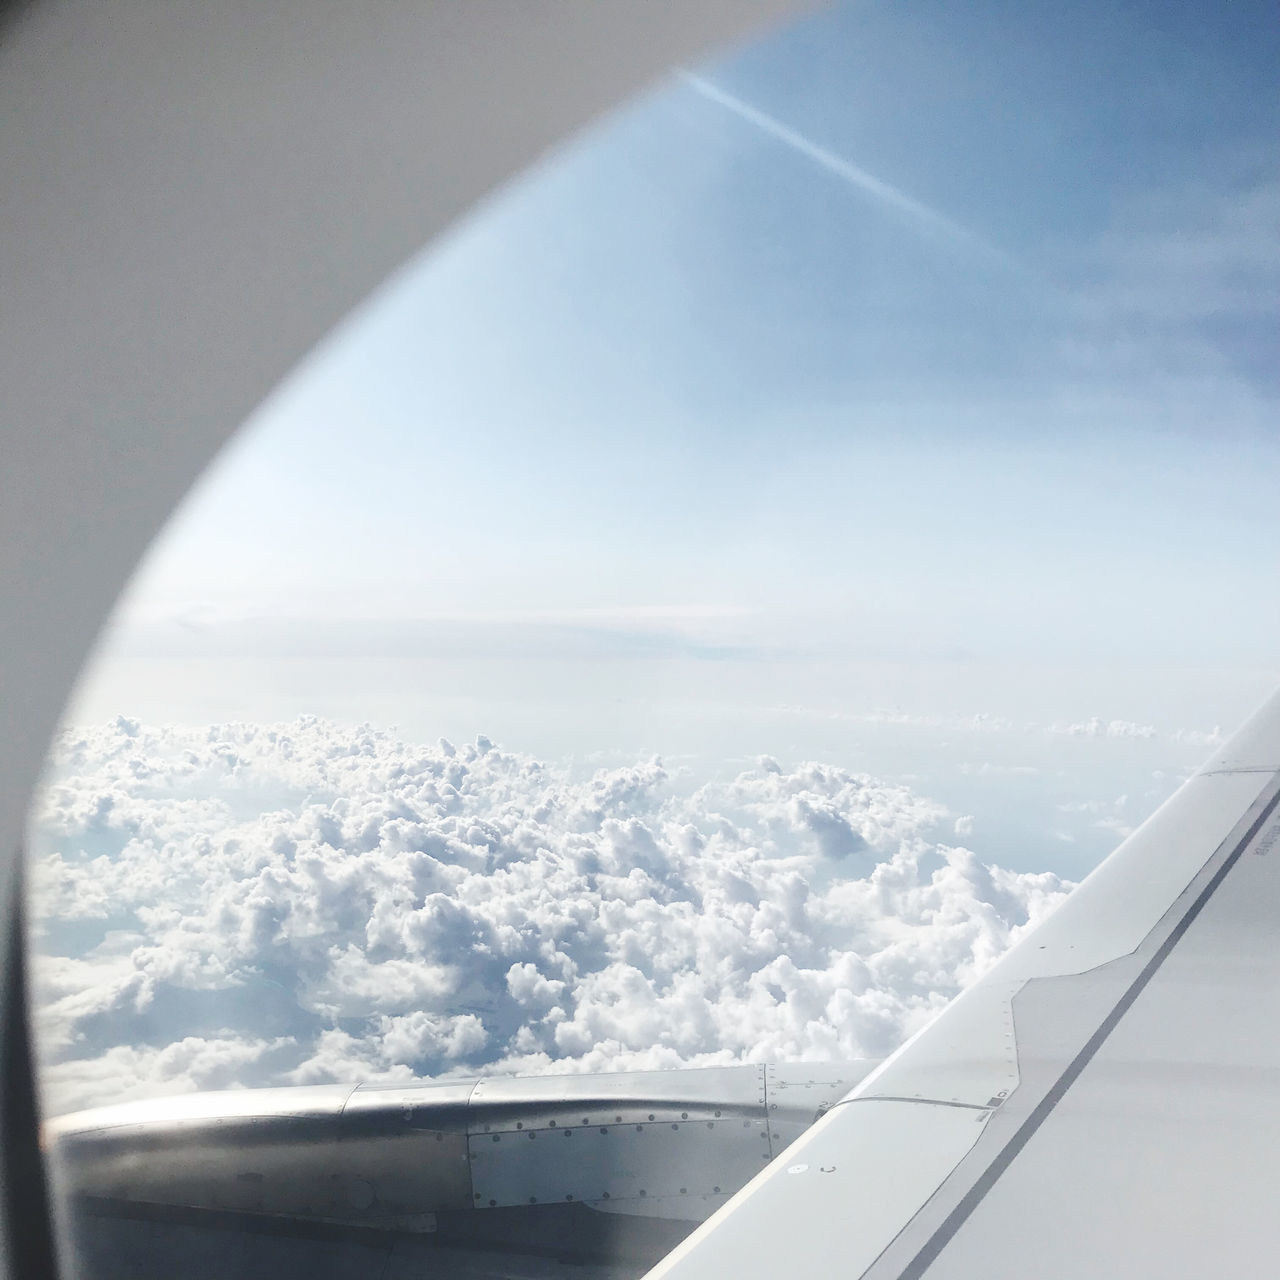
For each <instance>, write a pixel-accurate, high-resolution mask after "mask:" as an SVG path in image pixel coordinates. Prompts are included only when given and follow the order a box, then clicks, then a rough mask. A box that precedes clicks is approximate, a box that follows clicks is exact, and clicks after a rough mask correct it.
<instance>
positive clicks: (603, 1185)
mask: <svg viewBox="0 0 1280 1280" xmlns="http://www.w3.org/2000/svg"><path fill="white" fill-rule="evenodd" d="M681 1114H683V1115H686V1116H688V1117H689V1118H687V1119H676V1120H665V1121H660V1122H654V1123H647V1122H642V1123H629V1124H628V1123H624V1124H577V1125H573V1124H566V1125H559V1126H557V1127H555V1128H541V1129H522V1130H516V1129H514V1128H511V1129H505V1130H503V1131H501V1132H499V1131H496V1130H495V1131H494V1132H492V1133H481V1134H473V1135H472V1136H471V1137H470V1139H469V1151H470V1155H471V1176H472V1182H473V1186H474V1196H475V1200H476V1203H477V1205H478V1206H480V1207H491V1208H492V1207H498V1206H504V1205H517V1204H544V1203H547V1202H552V1203H556V1202H561V1201H574V1200H579V1201H586V1202H587V1203H594V1202H597V1201H599V1202H605V1201H628V1200H629V1201H633V1202H635V1205H636V1206H637V1211H638V1210H639V1208H640V1207H641V1206H643V1208H644V1209H646V1210H647V1209H648V1205H649V1201H650V1200H651V1199H652V1200H653V1216H659V1213H660V1212H661V1213H663V1214H664V1215H665V1214H668V1213H670V1212H671V1209H672V1208H674V1209H675V1210H676V1212H675V1213H674V1215H672V1216H680V1217H686V1218H689V1219H691V1220H696V1219H699V1218H702V1217H704V1216H706V1213H707V1212H708V1207H707V1203H706V1202H705V1201H703V1202H700V1198H701V1197H707V1196H714V1197H719V1196H724V1197H725V1198H727V1196H728V1194H729V1193H730V1191H732V1190H736V1188H737V1187H740V1186H741V1185H742V1184H743V1183H745V1182H746V1181H747V1180H748V1179H749V1178H751V1177H752V1176H753V1175H754V1174H755V1173H756V1172H757V1171H758V1170H759V1169H760V1168H762V1167H763V1165H764V1164H765V1163H766V1162H767V1161H768V1160H769V1159H770V1154H769V1139H768V1131H767V1126H766V1125H765V1123H764V1120H763V1119H762V1118H756V1119H742V1118H739V1117H737V1116H734V1117H732V1118H723V1117H722V1118H720V1119H715V1118H714V1117H713V1116H712V1115H711V1113H710V1111H709V1110H706V1109H697V1110H695V1111H685V1112H682V1113H681ZM685 1205H687V1206H688V1211H687V1212H684V1211H683V1206H685ZM716 1207H718V1206H716Z"/></svg>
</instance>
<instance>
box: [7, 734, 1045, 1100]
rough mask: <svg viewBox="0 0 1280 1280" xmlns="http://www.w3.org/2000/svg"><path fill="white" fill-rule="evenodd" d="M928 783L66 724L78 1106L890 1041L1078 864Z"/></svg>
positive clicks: (62, 751) (44, 894) (1029, 918)
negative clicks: (995, 824) (991, 823)
mask: <svg viewBox="0 0 1280 1280" xmlns="http://www.w3.org/2000/svg"><path fill="white" fill-rule="evenodd" d="M941 832H947V833H948V834H949V835H951V836H952V838H954V837H956V836H963V835H965V834H967V833H968V827H967V823H966V821H965V819H964V818H963V817H962V818H961V819H960V820H959V821H958V822H957V821H956V820H955V819H954V816H953V815H950V814H948V813H947V812H946V810H945V809H944V808H943V806H941V805H939V804H937V803H935V802H933V801H931V800H929V799H927V798H925V797H922V796H920V795H918V794H916V793H915V792H913V791H911V790H910V789H908V788H907V787H903V786H895V785H889V784H886V783H884V782H881V781H878V780H876V779H874V778H871V777H869V776H866V775H862V774H855V773H850V772H848V771H847V770H844V769H840V768H836V767H833V766H830V765H824V764H820V763H801V764H795V765H787V764H784V763H781V762H779V761H778V760H775V759H772V758H768V757H766V758H762V759H761V760H760V761H759V763H758V764H757V765H756V766H755V767H753V768H751V769H749V770H747V771H746V772H743V773H741V774H740V775H738V776H737V777H736V778H733V779H732V780H730V781H727V782H718V783H715V784H708V785H705V786H701V787H698V788H696V789H694V788H693V786H692V784H691V783H689V782H688V781H687V780H685V779H683V778H680V777H673V776H672V775H671V773H670V772H669V770H668V769H667V768H666V767H665V766H664V764H663V763H662V762H661V761H659V760H648V761H640V762H636V763H633V764H630V765H627V766H626V767H622V768H614V769H601V770H598V771H596V772H594V773H592V774H590V775H587V776H582V775H579V774H577V773H575V772H574V771H573V770H572V769H570V768H567V767H566V768H560V767H556V766H552V765H550V764H547V763H545V762H543V761H539V760H536V759H533V758H531V757H529V756H526V755H521V754H517V753H513V752H508V751H504V750H502V749H501V748H499V747H496V746H494V745H493V744H492V743H491V742H490V741H489V740H488V739H486V738H483V737H481V738H477V739H476V741H475V742H474V743H471V744H468V745H465V746H454V745H453V744H451V743H448V742H444V741H441V742H439V743H437V744H436V745H434V746H424V745H421V744H416V743H412V742H405V741H401V740H400V739H399V738H397V737H396V736H395V735H393V734H390V733H384V732H379V731H377V730H374V729H371V728H369V727H367V726H362V727H350V726H342V725H338V724H335V723H331V722H327V721H323V720H318V719H311V718H305V719H301V720H298V721H295V722H292V723H289V724H277V725H255V724H232V725H221V726H212V727H208V728H203V729H178V728H153V727H148V726H145V725H140V724H138V723H136V722H133V721H128V720H125V719H119V720H117V721H115V722H114V723H112V724H109V725H105V726H101V727H97V728H92V729H85V730H79V731H75V732H69V733H67V734H65V735H64V736H63V737H62V739H61V740H60V742H59V743H58V745H57V749H56V754H55V763H54V766H53V768H52V771H51V774H50V778H49V781H48V784H47V787H46V790H45V794H44V798H43V805H42V808H41V811H40V813H39V816H38V821H37V824H36V829H35V831H34V833H33V839H32V849H33V867H32V882H33V896H34V900H35V904H36V911H35V915H36V917H37V921H36V950H37V952H38V955H37V958H36V963H35V965H34V978H35V984H36V990H37V999H38V1003H39V1009H40V1014H39V1023H40V1028H41V1040H42V1043H43V1046H44V1050H43V1051H44V1061H45V1069H44V1076H43V1080H44V1086H45V1089H46V1093H47V1099H48V1105H49V1106H50V1108H51V1110H53V1111H55V1112H56V1111H65V1110H69V1109H72V1108H75V1107H80V1106H85V1105H89V1104H91V1103H96V1102H105V1101H111V1100H114V1099H117V1098H124V1097H134V1096H143V1095H146V1094H149V1093H154V1092H175V1091H181V1090H187V1089H195V1088H210V1087H225V1086H230V1085H236V1084H239V1085H263V1084H273V1083H275V1084H279V1083H291V1082H310V1081H323V1080H345V1079H359V1078H365V1079H367V1078H404V1079H409V1078H413V1077H416V1076H429V1075H441V1074H450V1073H452V1074H476V1073H477V1072H489V1071H534V1072H537V1071H546V1070H561V1071H563V1070H583V1071H588V1070H591V1071H594V1070H609V1069H626V1068H632V1069H643V1068H659V1067H673V1066H681V1065H692V1064H709V1063H718V1062H731V1061H741V1060H750V1061H762V1060H795V1059H804V1058H809V1059H842V1058H856V1057H865V1056H879V1055H882V1054H884V1053H887V1052H889V1051H890V1050H891V1049H892V1048H893V1047H894V1046H895V1045H896V1044H898V1043H899V1042H900V1041H901V1040H902V1039H903V1038H904V1037H905V1036H906V1035H908V1034H910V1033H911V1032H912V1031H913V1030H914V1029H915V1028H916V1027H917V1026H919V1025H920V1024H921V1022H922V1021H923V1020H925V1019H926V1018H928V1017H929V1016H930V1015H931V1013H932V1012H933V1011H934V1010H936V1009H937V1008H938V1007H939V1006H940V1005H941V1004H942V1003H943V1002H944V1001H945V1000H947V999H948V998H949V997H950V996H952V995H953V994H955V993H956V992H957V991H958V990H959V989H960V988H961V987H962V986H964V985H965V984H966V983H968V982H969V981H971V980H972V979H973V977H974V976H976V974H978V973H979V972H980V971H981V970H982V969H983V968H984V967H985V966H986V965H988V964H990V963H991V962H992V961H993V960H994V959H995V958H996V957H997V956H998V955H999V954H1000V953H1001V952H1002V951H1003V950H1004V949H1005V948H1006V947H1007V946H1008V945H1009V943H1010V942H1011V940H1012V939H1014V938H1015V937H1016V936H1017V935H1018V933H1019V932H1020V931H1021V930H1022V929H1025V928H1026V927H1028V926H1029V924H1031V923H1033V922H1034V921H1036V920H1038V919H1039V918H1040V917H1042V916H1043V915H1044V914H1045V913H1046V912H1047V911H1048V910H1049V909H1051V908H1052V906H1053V905H1054V904H1055V903H1056V902H1057V901H1058V900H1059V899H1060V898H1061V896H1062V895H1063V893H1064V892H1065V891H1066V890H1067V888H1069V886H1068V885H1067V884H1065V883H1064V882H1063V881H1061V880H1059V879H1058V878H1057V877H1055V876H1053V875H1050V874H1041V875H1031V874H1014V873H1011V872H1008V871H1004V870H1002V869H1000V868H994V867H988V866H985V865H983V864H982V863H981V862H980V861H979V860H978V859H977V858H976V857H975V855H974V854H972V853H971V852H969V851H968V850H966V849H963V848H956V847H953V846H951V845H950V844H948V843H942V842H940V840H939V838H938V837H939V833H941Z"/></svg>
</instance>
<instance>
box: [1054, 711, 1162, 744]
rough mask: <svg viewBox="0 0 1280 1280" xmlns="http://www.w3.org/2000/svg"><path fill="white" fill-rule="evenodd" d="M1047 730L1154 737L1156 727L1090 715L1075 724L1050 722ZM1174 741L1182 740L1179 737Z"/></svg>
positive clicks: (1075, 735) (1081, 735)
mask: <svg viewBox="0 0 1280 1280" xmlns="http://www.w3.org/2000/svg"><path fill="white" fill-rule="evenodd" d="M1048 732H1049V733H1052V734H1059V735H1065V736H1067V737H1070V738H1154V737H1155V736H1156V728H1155V726H1154V725H1150V724H1137V723H1135V722H1134V721H1132V720H1106V721H1104V720H1101V719H1100V718H1099V717H1098V716H1092V717H1090V719H1088V720H1082V721H1079V722H1077V723H1075V724H1064V723H1058V724H1051V725H1050V726H1049V728H1048ZM1175 740H1176V741H1183V739H1181V738H1177V739H1175Z"/></svg>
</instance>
